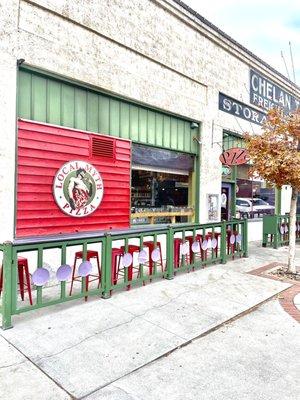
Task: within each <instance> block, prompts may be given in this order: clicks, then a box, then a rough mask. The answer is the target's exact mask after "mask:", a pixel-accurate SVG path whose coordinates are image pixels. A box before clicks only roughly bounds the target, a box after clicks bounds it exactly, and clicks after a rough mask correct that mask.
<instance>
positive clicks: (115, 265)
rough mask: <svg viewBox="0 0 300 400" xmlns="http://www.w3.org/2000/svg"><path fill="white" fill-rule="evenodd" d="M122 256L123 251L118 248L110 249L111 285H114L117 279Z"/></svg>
mask: <svg viewBox="0 0 300 400" xmlns="http://www.w3.org/2000/svg"><path fill="white" fill-rule="evenodd" d="M123 254H124V251H123V250H122V249H119V248H112V250H111V283H112V284H113V285H116V284H117V282H118V278H119V270H120V263H121V257H122V255H123Z"/></svg>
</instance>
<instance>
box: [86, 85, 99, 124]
mask: <svg viewBox="0 0 300 400" xmlns="http://www.w3.org/2000/svg"><path fill="white" fill-rule="evenodd" d="M98 101H99V96H97V94H95V93H91V92H88V93H87V130H88V131H91V132H99V104H98Z"/></svg>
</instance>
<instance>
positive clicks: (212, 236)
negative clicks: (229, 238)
mask: <svg viewBox="0 0 300 400" xmlns="http://www.w3.org/2000/svg"><path fill="white" fill-rule="evenodd" d="M207 235H208V237H209V238H210V239H213V238H215V239H216V241H217V246H216V248H215V249H214V250H215V253H216V257H218V251H219V237H220V236H221V232H207Z"/></svg>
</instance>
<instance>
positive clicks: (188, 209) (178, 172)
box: [131, 143, 195, 224]
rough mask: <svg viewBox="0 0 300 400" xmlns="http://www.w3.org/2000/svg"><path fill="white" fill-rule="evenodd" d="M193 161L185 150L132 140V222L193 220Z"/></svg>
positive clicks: (151, 222) (154, 222)
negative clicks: (174, 149)
mask: <svg viewBox="0 0 300 400" xmlns="http://www.w3.org/2000/svg"><path fill="white" fill-rule="evenodd" d="M194 163H195V158H194V156H192V155H190V154H187V153H181V152H176V151H169V150H166V149H161V148H155V147H151V146H143V145H140V144H135V143H133V145H132V174H131V223H132V224H148V223H150V224H157V223H169V222H171V223H175V222H189V221H192V220H193V217H194V195H195V189H194V184H193V182H194V180H193V175H194Z"/></svg>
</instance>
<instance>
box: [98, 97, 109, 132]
mask: <svg viewBox="0 0 300 400" xmlns="http://www.w3.org/2000/svg"><path fill="white" fill-rule="evenodd" d="M99 132H100V133H105V134H107V135H109V98H108V97H105V96H101V95H100V96H99Z"/></svg>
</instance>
